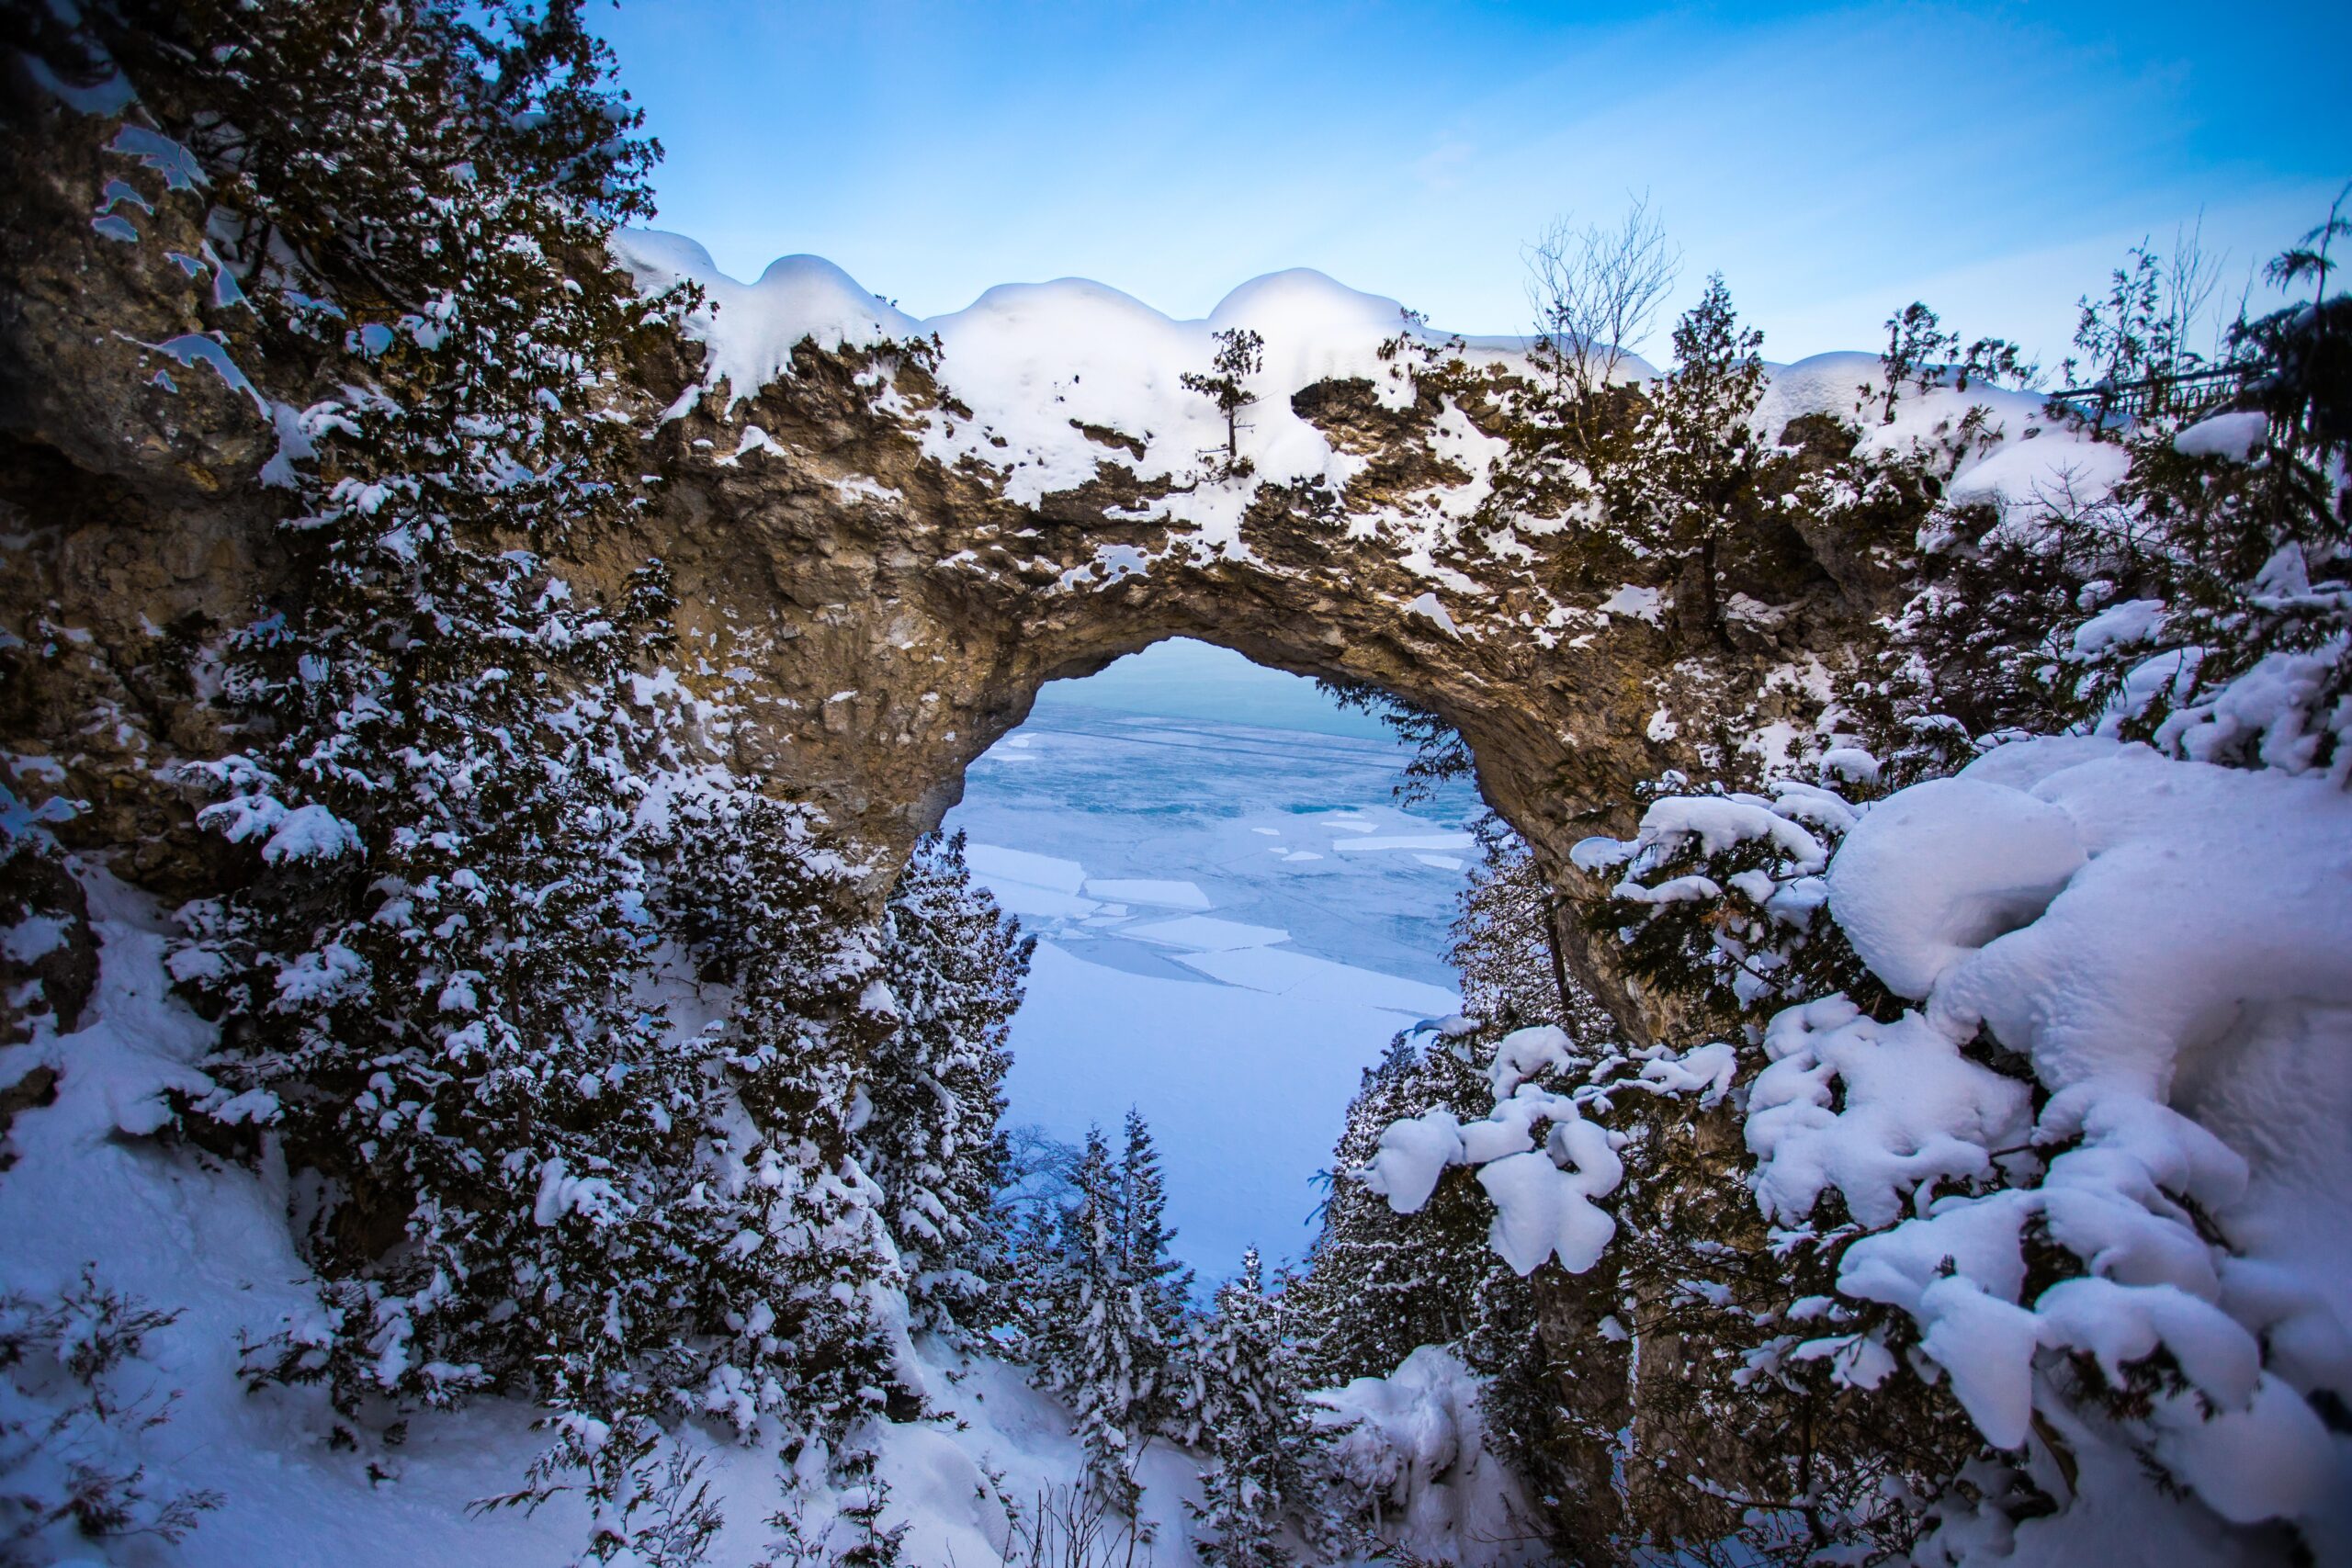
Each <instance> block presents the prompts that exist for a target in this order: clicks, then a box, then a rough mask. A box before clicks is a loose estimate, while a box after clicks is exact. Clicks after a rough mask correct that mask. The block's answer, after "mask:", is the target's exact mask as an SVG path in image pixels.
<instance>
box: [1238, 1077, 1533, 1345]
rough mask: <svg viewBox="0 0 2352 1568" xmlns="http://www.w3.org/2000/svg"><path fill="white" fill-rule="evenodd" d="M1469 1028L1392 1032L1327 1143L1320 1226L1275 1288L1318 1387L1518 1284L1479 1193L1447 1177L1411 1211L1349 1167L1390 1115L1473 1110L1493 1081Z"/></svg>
mask: <svg viewBox="0 0 2352 1568" xmlns="http://www.w3.org/2000/svg"><path fill="white" fill-rule="evenodd" d="M1476 1046H1477V1036H1476V1035H1475V1034H1472V1033H1467V1032H1465V1033H1463V1034H1461V1035H1457V1036H1452V1037H1448V1036H1442V1035H1441V1036H1438V1037H1436V1038H1432V1039H1426V1040H1417V1039H1416V1038H1415V1037H1414V1036H1412V1035H1410V1034H1400V1035H1398V1036H1397V1039H1396V1040H1395V1041H1393V1042H1392V1043H1390V1045H1389V1048H1388V1054H1387V1055H1385V1057H1384V1058H1383V1059H1382V1060H1381V1062H1380V1063H1379V1065H1378V1066H1373V1067H1367V1068H1365V1069H1364V1073H1363V1084H1362V1087H1360V1088H1359V1089H1357V1091H1356V1096H1355V1099H1354V1100H1352V1101H1351V1102H1350V1104H1349V1106H1348V1111H1347V1119H1346V1122H1345V1123H1344V1125H1343V1128H1342V1130H1341V1132H1340V1138H1339V1141H1338V1144H1337V1145H1335V1146H1334V1148H1333V1149H1332V1153H1331V1176H1330V1189H1329V1195H1328V1196H1327V1198H1326V1199H1325V1201H1324V1205H1323V1224H1322V1228H1321V1229H1320V1230H1319V1231H1318V1232H1317V1235H1316V1238H1315V1243H1314V1246H1313V1247H1311V1248H1310V1249H1309V1251H1308V1253H1307V1258H1306V1269H1305V1270H1304V1272H1303V1273H1302V1274H1301V1275H1300V1276H1299V1277H1298V1278H1297V1279H1295V1280H1292V1281H1290V1283H1289V1285H1288V1288H1287V1289H1286V1290H1285V1291H1284V1292H1283V1306H1284V1310H1285V1312H1286V1313H1287V1314H1289V1317H1290V1321H1291V1324H1292V1331H1293V1333H1294V1335H1295V1337H1296V1338H1297V1340H1298V1343H1299V1348H1300V1353H1301V1355H1302V1356H1303V1357H1304V1359H1306V1363H1307V1365H1308V1366H1309V1367H1310V1368H1311V1369H1312V1371H1313V1374H1314V1377H1315V1379H1316V1382H1317V1384H1318V1385H1326V1386H1328V1385H1331V1384H1337V1383H1341V1382H1347V1381H1349V1380H1350V1379H1352V1378H1360V1377H1385V1376H1387V1375H1388V1374H1389V1373H1390V1372H1392V1371H1396V1370H1397V1363H1398V1362H1400V1361H1402V1360H1403V1359H1405V1358H1406V1357H1407V1356H1408V1355H1410V1354H1411V1353H1412V1352H1413V1350H1415V1349H1416V1348H1419V1347H1420V1346H1422V1345H1454V1344H1461V1343H1463V1342H1464V1341H1465V1340H1467V1339H1469V1338H1470V1337H1473V1336H1474V1335H1476V1334H1477V1333H1478V1331H1479V1330H1480V1328H1481V1327H1482V1325H1486V1324H1487V1323H1488V1322H1491V1321H1494V1320H1497V1319H1500V1318H1505V1317H1509V1316H1510V1315H1512V1314H1514V1313H1518V1314H1521V1315H1522V1316H1523V1313H1524V1307H1525V1292H1524V1289H1523V1287H1518V1281H1517V1280H1515V1279H1514V1278H1512V1277H1511V1276H1510V1272H1509V1270H1508V1269H1502V1268H1500V1267H1499V1265H1498V1259H1496V1258H1494V1256H1493V1254H1492V1253H1491V1252H1490V1251H1489V1250H1488V1249H1487V1215H1486V1213H1485V1210H1484V1208H1483V1205H1482V1203H1481V1201H1480V1200H1479V1199H1478V1197H1477V1195H1476V1193H1474V1192H1464V1191H1461V1190H1454V1189H1453V1188H1451V1187H1448V1188H1444V1189H1442V1190H1440V1191H1439V1192H1438V1193H1437V1194H1436V1195H1435V1196H1434V1197H1432V1198H1431V1200H1430V1202H1429V1203H1427V1204H1426V1205H1424V1206H1423V1207H1422V1208H1421V1209H1420V1210H1419V1211H1418V1212H1417V1213H1410V1214H1400V1213H1396V1212H1395V1211H1394V1210H1392V1209H1391V1208H1390V1207H1389V1206H1388V1204H1387V1202H1386V1201H1385V1200H1384V1199H1383V1198H1382V1197H1381V1196H1380V1195H1379V1194H1377V1193H1374V1192H1372V1191H1370V1190H1367V1189H1366V1188H1365V1187H1364V1186H1363V1182H1362V1181H1361V1180H1360V1179H1358V1177H1357V1175H1356V1174H1355V1173H1356V1172H1358V1171H1361V1170H1362V1169H1363V1168H1364V1167H1365V1166H1366V1165H1368V1164H1369V1163H1370V1162H1371V1159H1372V1157H1373V1155H1374V1151H1375V1150H1376V1149H1377V1147H1378V1145H1379V1142H1380V1135H1381V1134H1383V1133H1384V1132H1385V1131H1386V1130H1387V1129H1388V1128H1389V1127H1390V1126H1391V1125H1392V1124H1393V1123H1395V1122H1401V1121H1406V1120H1408V1119H1410V1118H1413V1117H1417V1116H1420V1115H1423V1114H1425V1113H1427V1112H1429V1111H1452V1112H1453V1113H1455V1114H1457V1115H1464V1116H1475V1115H1477V1114H1479V1113H1480V1112H1481V1111H1483V1109H1484V1107H1485V1105H1486V1104H1487V1100H1489V1099H1490V1098H1491V1090H1490V1089H1489V1087H1488V1084H1487V1073H1486V1068H1485V1066H1484V1065H1483V1064H1482V1063H1481V1062H1480V1061H1479V1060H1478V1055H1477V1051H1476Z"/></svg>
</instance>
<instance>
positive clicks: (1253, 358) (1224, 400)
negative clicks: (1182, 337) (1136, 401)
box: [1179, 327, 1266, 473]
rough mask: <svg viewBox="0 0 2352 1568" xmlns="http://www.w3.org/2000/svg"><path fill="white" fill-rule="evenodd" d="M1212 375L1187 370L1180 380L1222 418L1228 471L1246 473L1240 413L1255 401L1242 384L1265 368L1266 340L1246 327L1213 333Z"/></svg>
mask: <svg viewBox="0 0 2352 1568" xmlns="http://www.w3.org/2000/svg"><path fill="white" fill-rule="evenodd" d="M1210 364H1211V366H1212V367H1214V370H1215V374H1213V375H1208V376H1204V375H1202V374H1201V373H1200V372H1199V371H1197V370H1187V371H1185V372H1184V374H1183V375H1182V377H1181V378H1179V379H1180V380H1182V382H1183V385H1184V389H1185V390H1187V391H1192V392H1198V393H1200V394H1201V395H1202V396H1203V397H1205V398H1207V399H1208V400H1210V401H1212V402H1214V403H1216V412H1219V413H1221V414H1223V415H1225V461H1226V466H1227V471H1228V472H1233V473H1238V472H1244V471H1246V470H1244V469H1242V468H1240V467H1239V464H1240V457H1241V411H1242V410H1243V409H1246V408H1248V407H1249V406H1250V404H1251V403H1254V402H1256V401H1257V400H1258V394H1257V393H1255V392H1253V391H1251V390H1250V389H1249V388H1248V387H1246V386H1245V385H1243V382H1244V381H1245V380H1246V379H1247V378H1250V377H1251V376H1255V375H1256V374H1257V373H1258V372H1259V371H1261V370H1263V369H1264V368H1265V367H1266V340H1265V339H1264V338H1262V337H1261V336H1259V335H1258V334H1257V333H1253V332H1251V331H1250V330H1249V329H1248V328H1247V327H1227V328H1226V329H1225V330H1224V331H1223V332H1221V333H1217V334H1216V358H1215V359H1213V360H1211V361H1210Z"/></svg>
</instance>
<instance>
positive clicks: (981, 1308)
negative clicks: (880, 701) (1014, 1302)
mask: <svg viewBox="0 0 2352 1568" xmlns="http://www.w3.org/2000/svg"><path fill="white" fill-rule="evenodd" d="M886 919H887V932H888V936H887V940H886V941H885V942H884V945H883V949H882V966H883V973H884V976H885V977H886V978H887V979H888V982H889V986H890V994H891V996H892V998H894V1000H895V1002H896V1005H897V1008H898V1013H899V1022H898V1027H897V1028H896V1029H894V1030H893V1031H891V1032H890V1033H889V1034H888V1036H887V1037H886V1038H885V1039H884V1040H883V1041H882V1042H881V1043H880V1044H879V1045H878V1046H877V1047H876V1051H875V1054H874V1057H873V1060H872V1061H871V1062H870V1063H869V1064H868V1067H867V1071H866V1077H865V1089H866V1095H867V1099H868V1100H869V1103H870V1110H869V1111H866V1112H865V1115H864V1125H863V1126H862V1127H861V1128H860V1129H859V1132H858V1148H859V1157H860V1159H861V1161H862V1162H863V1163H864V1165H865V1169H866V1173H867V1174H868V1175H869V1176H871V1177H872V1178H873V1179H874V1182H875V1185H876V1186H877V1187H878V1188H880V1189H881V1192H882V1213H883V1217H884V1218H885V1220H887V1221H888V1224H889V1227H890V1234H891V1235H892V1237H893V1238H894V1239H895V1240H896V1242H897V1244H898V1249H899V1262H900V1264H901V1266H902V1267H903V1268H904V1269H905V1270H906V1274H907V1294H908V1300H909V1303H910V1306H911V1307H912V1309H913V1311H914V1314H915V1320H916V1323H917V1325H919V1326H922V1327H927V1328H933V1329H938V1330H943V1331H944V1330H950V1329H956V1328H961V1329H964V1330H967V1331H978V1330H984V1329H987V1328H990V1327H993V1326H995V1325H997V1324H998V1323H999V1322H1001V1320H1002V1314H1003V1313H1004V1310H1005V1307H1006V1303H1003V1302H1002V1301H1001V1300H1000V1299H997V1297H996V1293H995V1292H992V1291H991V1290H990V1288H989V1280H990V1279H991V1278H992V1277H995V1276H996V1275H998V1273H999V1272H1000V1260H1001V1256H1002V1253H1003V1251H1004V1248H1005V1238H1004V1237H1003V1236H1002V1235H1000V1234H999V1231H998V1226H997V1224H996V1223H995V1220H996V1214H997V1210H996V1204H995V1196H996V1193H997V1190H998V1188H999V1186H1000V1184H1001V1182H1002V1180H1003V1176H1004V1172H1003V1164H1004V1148H1003V1144H1002V1139H1001V1134H1000V1132H999V1129H998V1125H997V1124H998V1122H999V1120H1000V1118H1001V1117H1002V1115H1003V1113H1004V1075H1005V1071H1006V1069H1007V1068H1008V1067H1010V1066H1011V1065H1012V1055H1011V1053H1010V1051H1009V1050H1008V1049H1007V1046H1006V1035H1007V1032H1008V1031H1009V1030H1010V1028H1011V1025H1012V1015H1013V1013H1014V1012H1015V1011H1016V1010H1019V1008H1020V1006H1021V988H1022V983H1023V979H1024V978H1025V977H1026V976H1027V974H1028V969H1029V955H1030V953H1031V952H1032V951H1033V950H1034V948H1035V945H1036V944H1035V939H1034V938H1030V937H1023V936H1022V935H1021V934H1020V932H1019V931H1018V929H1017V928H1016V927H1015V925H1014V923H1013V921H1012V919H1011V918H1010V917H1008V916H1006V915H1005V914H1004V913H1003V912H1002V911H1001V910H1000V909H999V908H997V904H996V900H995V899H993V898H991V897H989V894H988V891H987V890H986V889H985V888H983V887H981V886H979V885H978V883H976V882H974V881H973V880H972V874H971V871H970V869H969V868H968V867H967V866H966V864H965V863H964V839H963V835H961V834H960V833H959V834H957V835H956V836H955V837H954V838H951V839H938V838H933V839H931V840H926V841H925V842H924V843H922V845H920V846H918V847H917V849H916V851H915V853H914V857H913V858H912V859H911V860H910V861H909V862H908V863H907V868H906V870H905V871H904V872H903V873H901V874H899V886H898V889H897V891H896V892H894V893H893V894H892V895H891V897H890V905H889V910H888V915H887V917H886Z"/></svg>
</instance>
